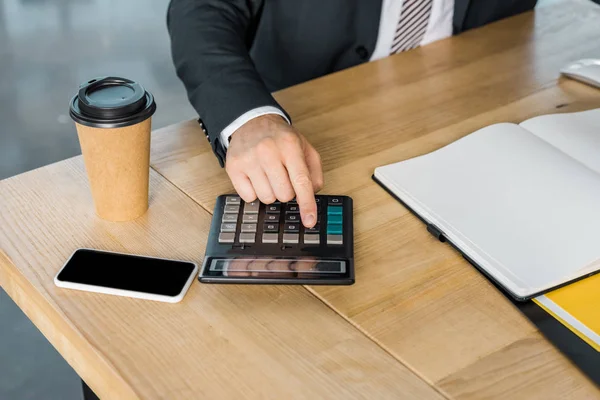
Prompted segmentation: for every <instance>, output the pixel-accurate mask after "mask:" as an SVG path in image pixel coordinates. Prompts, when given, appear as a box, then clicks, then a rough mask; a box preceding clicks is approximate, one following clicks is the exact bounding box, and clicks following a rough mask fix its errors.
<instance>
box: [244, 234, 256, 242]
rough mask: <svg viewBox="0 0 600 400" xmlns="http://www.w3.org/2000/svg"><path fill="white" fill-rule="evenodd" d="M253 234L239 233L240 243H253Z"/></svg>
mask: <svg viewBox="0 0 600 400" xmlns="http://www.w3.org/2000/svg"><path fill="white" fill-rule="evenodd" d="M255 237H256V234H254V233H240V243H254V238H255Z"/></svg>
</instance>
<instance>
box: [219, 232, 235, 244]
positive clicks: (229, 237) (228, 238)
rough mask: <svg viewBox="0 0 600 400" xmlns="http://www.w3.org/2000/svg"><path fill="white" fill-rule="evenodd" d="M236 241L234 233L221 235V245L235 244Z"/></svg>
mask: <svg viewBox="0 0 600 400" xmlns="http://www.w3.org/2000/svg"><path fill="white" fill-rule="evenodd" d="M234 240H235V233H233V232H221V233H219V243H233V241H234Z"/></svg>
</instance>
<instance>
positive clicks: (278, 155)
mask: <svg viewBox="0 0 600 400" xmlns="http://www.w3.org/2000/svg"><path fill="white" fill-rule="evenodd" d="M225 169H226V171H227V174H229V178H230V179H231V182H232V183H233V186H234V187H235V190H236V191H237V192H238V194H239V195H240V197H241V198H242V199H244V201H247V202H248V201H254V200H256V198H258V199H259V200H260V201H262V202H263V203H266V204H270V203H273V202H274V201H275V200H279V201H281V202H288V201H290V200H291V199H293V198H294V196H296V200H297V201H298V206H299V207H300V214H301V216H302V223H303V224H304V226H306V227H313V226H314V225H315V224H316V222H317V217H316V216H317V204H316V203H315V192H318V191H319V190H321V188H322V187H323V170H322V167H321V157H320V156H319V153H317V151H316V150H315V149H314V147H312V146H311V145H310V143H308V141H307V140H306V138H305V137H304V136H302V135H301V134H300V132H298V131H297V130H296V129H294V127H292V126H290V125H289V124H288V123H287V122H286V121H285V120H284V119H283V118H282V117H280V116H279V115H273V114H270V115H264V116H261V117H258V118H254V119H252V120H250V121H248V122H247V123H245V124H244V125H243V126H242V127H241V128H239V129H238V130H237V131H236V132H235V133H234V134H233V135H232V136H231V140H230V143H229V149H228V150H227V161H226V164H225Z"/></svg>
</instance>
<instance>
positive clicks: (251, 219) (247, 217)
mask: <svg viewBox="0 0 600 400" xmlns="http://www.w3.org/2000/svg"><path fill="white" fill-rule="evenodd" d="M242 222H243V223H245V224H255V223H257V222H258V214H244V215H243V217H242Z"/></svg>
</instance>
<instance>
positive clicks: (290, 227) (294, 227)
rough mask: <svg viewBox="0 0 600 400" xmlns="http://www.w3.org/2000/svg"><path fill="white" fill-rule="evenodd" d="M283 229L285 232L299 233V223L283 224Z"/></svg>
mask: <svg viewBox="0 0 600 400" xmlns="http://www.w3.org/2000/svg"><path fill="white" fill-rule="evenodd" d="M283 231H284V232H286V233H300V225H298V224H285V225H284V228H283Z"/></svg>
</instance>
